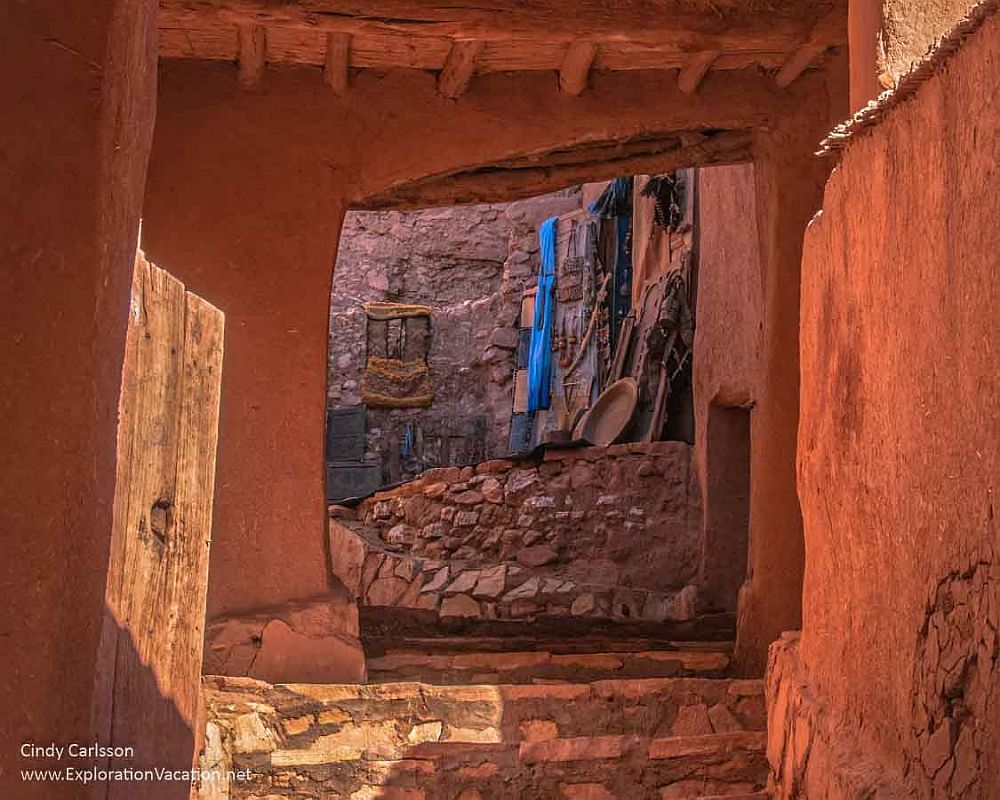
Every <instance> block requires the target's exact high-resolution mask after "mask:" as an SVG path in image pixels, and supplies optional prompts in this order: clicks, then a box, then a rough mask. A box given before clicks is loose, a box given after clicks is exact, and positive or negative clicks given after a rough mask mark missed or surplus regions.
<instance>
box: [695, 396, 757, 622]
mask: <svg viewBox="0 0 1000 800" xmlns="http://www.w3.org/2000/svg"><path fill="white" fill-rule="evenodd" d="M705 436H706V448H705V469H706V477H707V481H706V489H705V491H706V497H705V499H704V508H705V541H704V546H703V548H702V554H703V561H702V567H701V576H702V577H701V586H702V592H703V594H704V599H705V600H706V601H707V603H708V604H709V605H711V606H712V607H713V608H717V609H719V610H721V611H735V610H736V601H737V595H738V593H739V590H740V587H741V586H742V585H743V581H744V580H745V578H746V575H747V554H748V548H749V543H750V409H749V408H739V407H730V406H724V405H720V404H718V403H716V402H713V403H712V404H711V405H710V406H709V409H708V422H707V426H706V431H705Z"/></svg>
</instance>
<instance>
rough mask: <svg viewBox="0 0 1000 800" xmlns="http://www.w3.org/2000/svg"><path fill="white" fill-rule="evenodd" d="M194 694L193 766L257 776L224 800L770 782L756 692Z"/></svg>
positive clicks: (658, 684)
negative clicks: (200, 723) (196, 750)
mask: <svg viewBox="0 0 1000 800" xmlns="http://www.w3.org/2000/svg"><path fill="white" fill-rule="evenodd" d="M204 688H205V693H204V694H205V700H206V706H207V720H208V724H207V728H206V735H205V740H206V751H205V754H204V757H203V760H202V763H203V765H210V764H218V765H220V766H222V767H224V768H225V769H243V768H247V769H250V770H252V771H253V772H254V777H253V778H252V779H251V780H250V781H249V782H246V781H244V782H242V783H241V784H239V787H238V788H239V791H241V792H249V793H250V794H249V795H242V794H238V793H237V794H233V795H231V796H232V797H234V798H235V797H243V796H250V795H267V794H269V793H270V792H269V791H268V790H269V788H270V787H272V786H289V785H294V786H296V787H299V788H301V789H302V791H303V792H304V793H305V795H306V796H311V795H309V792H306V791H305V790H306V789H308V790H309V791H311V792H314V793H315V794H316V796H330V797H338V796H343V797H352V798H353V797H359V798H364V797H367V796H368V795H364V794H361V795H355V792H357V791H361V790H363V789H364V787H371V788H372V791H373V792H375V791H376V790H375V788H374V787H384V789H383V788H379V789H378V791H382V792H383V794H372V795H371V796H372V797H386V798H391V797H400V798H408V800H418V798H424V800H434V799H435V798H442V800H453V799H454V798H457V797H463V798H464V800H470V798H474V797H475V795H470V796H469V797H464V796H463V795H462V794H461V793H462V792H464V791H466V790H467V789H472V788H474V789H476V790H477V791H479V792H480V793H481V797H482V798H483V800H488V799H489V798H493V797H497V798H502V797H511V798H514V797H517V798H525V800H530V798H537V800H548V798H563V797H564V798H567V800H586V798H589V797H596V798H602V797H603V798H608V797H610V798H619V797H620V798H623V799H624V798H628V799H629V800H633V799H636V800H638V799H641V798H650V800H661V798H664V799H669V798H689V797H692V796H694V797H697V796H699V794H717V795H718V794H723V795H724V794H725V793H726V792H727V791H730V792H732V793H735V792H742V793H744V794H746V793H750V792H754V791H757V790H759V789H761V788H763V785H764V784H763V781H764V778H765V777H766V765H765V763H764V757H763V754H762V747H763V736H764V734H763V732H762V730H763V727H764V709H763V698H762V691H763V687H762V682H761V681H756V680H732V679H731V680H712V679H704V678H646V679H624V680H607V681H595V682H593V683H584V684H568V683H559V684H538V685H524V684H522V685H516V684H515V685H507V684H505V685H499V686H497V685H479V686H435V685H429V684H420V683H386V684H370V685H318V684H289V685H274V686H272V685H270V684H266V683H263V682H260V681H254V680H251V679H247V678H225V677H207V678H206V679H205V687H204ZM596 734H599V735H596ZM591 784H593V785H591ZM407 792H409V793H410V794H407ZM587 792H590V794H587ZM595 792H596V794H595ZM602 792H603V794H602Z"/></svg>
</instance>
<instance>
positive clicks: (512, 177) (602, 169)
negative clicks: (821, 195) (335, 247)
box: [354, 131, 753, 209]
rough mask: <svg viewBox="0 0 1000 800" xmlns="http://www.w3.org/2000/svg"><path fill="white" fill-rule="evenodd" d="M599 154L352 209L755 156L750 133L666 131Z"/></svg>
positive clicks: (490, 197) (506, 167)
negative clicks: (654, 140) (654, 139)
mask: <svg viewBox="0 0 1000 800" xmlns="http://www.w3.org/2000/svg"><path fill="white" fill-rule="evenodd" d="M598 151H599V152H588V151H587V149H584V150H582V151H581V152H580V154H579V158H578V159H577V160H576V161H575V162H572V163H564V164H561V165H558V166H551V165H546V164H544V163H542V164H539V165H530V166H511V164H512V162H509V161H508V162H504V163H500V164H495V165H492V166H490V167H484V168H480V169H474V170H468V171H465V172H458V173H450V174H448V175H439V176H435V177H432V178H427V179H424V180H421V181H416V182H409V183H406V184H402V185H398V186H395V187H393V188H391V189H389V190H387V191H386V192H384V193H381V194H379V195H377V196H374V197H369V198H367V199H362V200H361V201H360V203H359V204H357V205H356V206H354V207H357V208H364V209H414V208H422V207H428V206H436V205H448V204H455V203H504V202H509V201H511V200H518V199H521V198H525V197H533V196H536V195H539V194H544V193H546V192H551V191H555V190H557V189H562V188H565V187H567V186H572V185H574V184H578V183H583V182H586V181H602V180H610V179H611V178H617V177H620V176H622V175H641V174H660V173H664V172H671V171H673V170H676V169H681V168H684V167H691V166H699V165H710V164H738V163H743V162H746V161H750V160H751V159H752V157H753V137H752V134H751V133H750V132H748V131H720V132H718V133H714V134H711V135H706V134H703V133H701V132H698V131H690V132H686V133H674V134H668V135H665V138H664V139H663V140H662V141H661V147H659V148H656V147H653V146H652V145H651V144H650V143H649V142H646V143H645V144H644V145H643V147H641V148H636V149H634V150H632V149H629V148H628V147H627V146H626V148H625V150H624V151H623V152H621V153H620V154H619V155H618V156H617V157H608V152H609V150H608V145H604V146H603V147H600V148H598Z"/></svg>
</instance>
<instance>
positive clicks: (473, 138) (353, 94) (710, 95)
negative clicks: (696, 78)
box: [143, 62, 823, 616]
mask: <svg viewBox="0 0 1000 800" xmlns="http://www.w3.org/2000/svg"><path fill="white" fill-rule="evenodd" d="M355 77H356V79H355V80H352V85H351V89H350V90H349V91H348V92H347V94H346V95H344V96H342V97H338V96H337V95H335V94H334V93H333V92H330V91H329V90H328V88H327V87H326V86H325V85H324V84H323V81H322V76H321V74H320V71H319V70H315V69H308V68H287V67H284V68H283V67H280V66H275V67H273V68H271V69H269V70H268V73H267V76H266V78H265V81H264V86H263V87H262V88H261V89H260V90H259V91H246V90H243V89H241V88H239V85H238V83H237V80H236V71H235V67H234V66H233V65H228V64H211V65H208V64H204V63H197V62H194V63H170V62H166V63H164V64H162V65H161V68H160V87H161V89H160V94H159V103H158V110H157V127H156V139H155V142H154V146H153V154H152V156H151V162H150V177H149V183H148V186H147V193H146V205H145V209H144V220H143V243H144V247H145V249H146V252H147V254H148V255H149V257H150V258H151V259H152V260H155V261H156V263H158V264H160V265H162V266H163V268H165V269H167V270H169V271H170V272H171V273H172V274H174V275H176V276H177V277H178V278H180V279H181V280H183V281H184V282H185V283H186V285H187V286H188V288H189V289H190V290H191V291H193V292H195V293H197V294H200V295H202V296H204V297H206V298H208V299H210V300H211V301H212V302H213V303H215V304H217V305H218V306H219V307H220V308H221V309H222V311H223V312H224V313H225V314H226V319H227V328H226V330H227V341H226V372H225V375H224V378H223V400H222V425H221V431H220V445H219V461H218V479H217V488H216V504H215V508H216V525H215V531H214V534H213V536H214V538H213V557H212V565H211V568H210V590H209V615H210V616H215V615H219V614H226V613H233V612H242V611H245V610H250V609H257V608H261V607H265V606H270V605H274V604H278V603H283V602H286V601H289V600H302V599H306V598H310V597H314V596H316V595H319V594H322V593H324V592H327V591H329V588H328V587H329V584H328V582H329V580H330V578H329V574H328V571H327V570H326V569H325V565H324V557H323V530H324V529H323V526H324V514H323V504H322V496H323V486H322V467H323V453H322V448H323V435H322V434H323V397H324V377H325V370H324V360H325V358H324V353H325V339H326V321H327V309H326V298H327V297H328V296H329V285H330V274H331V270H332V265H333V255H334V251H335V246H336V237H337V229H338V226H339V219H340V215H341V214H342V213H343V210H344V208H345V207H346V205H349V204H351V203H356V202H358V203H360V202H363V201H364V198H365V197H369V196H372V195H375V194H377V193H379V192H382V191H384V190H385V189H386V187H388V186H390V185H392V184H394V183H399V182H405V181H407V180H413V179H416V178H419V177H421V176H426V175H431V174H442V173H448V172H450V171H454V170H457V169H465V168H469V167H472V166H477V165H482V164H488V163H491V162H494V161H496V160H498V159H502V158H508V157H512V156H516V155H523V154H525V153H530V152H537V151H539V150H546V149H549V148H553V147H558V146H569V145H572V144H573V143H576V142H580V141H585V140H594V139H597V140H601V139H611V138H615V137H626V136H635V135H639V134H641V133H648V132H650V131H656V130H664V131H667V130H676V129H677V128H679V127H680V128H684V127H697V128H702V127H708V128H712V127H727V126H737V127H748V126H749V127H756V126H763V125H766V124H767V123H768V122H769V121H770V120H772V119H773V118H774V117H775V116H776V115H777V114H778V113H780V109H783V108H785V107H787V104H793V105H796V106H800V105H802V104H803V103H805V102H806V101H807V99H808V98H809V97H814V96H817V94H819V95H822V94H823V90H822V84H823V76H822V75H807V76H804V77H803V78H802V79H800V80H799V81H796V82H795V83H794V84H793V85H792V86H791V87H790V88H789V89H788V90H782V89H778V88H777V87H776V86H775V85H774V83H773V81H770V80H766V79H762V78H761V77H760V76H756V75H752V74H749V73H746V74H743V73H739V74H727V75H725V76H722V77H719V76H714V75H709V76H708V77H707V78H706V79H705V82H704V84H703V87H702V91H700V92H699V93H698V94H696V95H692V96H688V95H681V94H680V93H679V91H678V89H677V86H676V79H675V76H673V75H671V74H669V73H665V74H663V73H644V72H635V73H627V74H607V75H598V76H596V77H595V80H594V87H593V88H592V89H591V90H590V91H588V92H586V93H584V94H583V95H582V96H580V97H578V98H577V97H567V96H565V95H563V94H561V93H560V92H559V91H558V86H557V84H556V82H555V81H554V80H552V77H551V76H549V75H541V74H540V75H499V74H498V75H489V76H484V77H482V78H481V79H479V80H477V81H476V82H475V83H474V84H473V86H472V87H471V88H470V90H469V92H468V93H467V94H466V95H464V96H463V97H462V99H461V101H459V102H457V103H456V102H453V101H448V100H445V99H443V98H441V97H440V96H439V95H438V94H437V91H436V87H435V82H434V76H433V75H431V74H425V73H413V72H410V73H405V72H399V73H393V72H390V73H387V74H379V75H377V74H373V73H362V74H360V75H357V76H355ZM539 109H544V110H545V112H544V114H541V115H540V114H539ZM443 141H447V142H448V146H447V147H442V146H441V143H442V142H443ZM290 552H291V553H294V554H295V557H294V558H290V557H289V553H290Z"/></svg>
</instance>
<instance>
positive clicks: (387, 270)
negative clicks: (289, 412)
mask: <svg viewBox="0 0 1000 800" xmlns="http://www.w3.org/2000/svg"><path fill="white" fill-rule="evenodd" d="M579 207H580V193H579V191H578V190H567V191H564V192H557V193H553V194H551V195H544V196H542V197H537V198H531V199H529V200H523V201H517V202H514V203H505V204H493V205H475V206H454V207H450V208H432V209H426V210H422V211H415V212H400V211H352V212H349V213H348V214H347V216H346V217H345V220H344V228H343V231H342V233H341V238H340V249H339V251H338V255H337V264H336V268H335V271H334V276H333V295H332V300H331V318H330V351H329V352H330V357H329V381H328V384H327V397H328V400H329V403H330V406H331V407H332V408H343V407H350V406H354V405H357V404H359V403H360V402H361V401H362V398H361V376H362V370H363V367H364V361H365V352H366V344H367V343H366V333H365V332H366V315H365V312H364V309H363V308H362V307H361V303H362V302H364V301H367V300H392V301H396V302H406V303H420V304H426V305H429V306H430V307H431V309H432V317H431V330H432V333H431V347H430V353H429V357H428V362H429V366H430V372H431V383H432V387H433V391H434V402H433V404H432V405H431V406H430V407H428V408H418V409H379V408H373V407H369V408H368V412H367V420H368V435H367V440H366V450H367V452H366V458H367V459H372V460H374V459H378V460H381V461H382V462H383V480H384V482H386V483H390V482H393V481H396V480H399V479H401V478H402V479H406V478H411V477H414V476H415V475H416V474H418V473H419V472H420V471H422V470H423V469H424V468H427V467H436V466H443V465H446V464H471V463H475V462H477V461H486V460H488V459H491V458H498V457H500V456H503V455H506V454H507V448H508V438H509V430H510V417H511V408H512V403H513V393H514V390H513V370H514V362H515V350H516V347H517V340H518V324H519V323H518V319H519V314H520V305H521V295H522V293H523V291H524V289H526V288H528V287H529V286H532V285H534V282H535V278H536V275H537V273H538V227H539V226H540V225H541V223H542V222H543V221H544V220H545V219H546V218H548V217H550V216H557V215H559V214H563V213H566V212H569V211H573V210H575V209H577V208H579ZM407 425H410V426H412V430H413V432H414V435H415V437H417V445H416V446H415V448H414V457H413V458H412V459H396V460H397V461H398V462H399V463H398V466H396V467H394V468H390V466H389V463H388V462H389V460H390V459H391V458H394V457H395V454H396V453H398V451H399V449H400V442H401V440H402V437H403V433H404V431H405V429H406V426H407ZM444 440H447V441H444Z"/></svg>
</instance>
